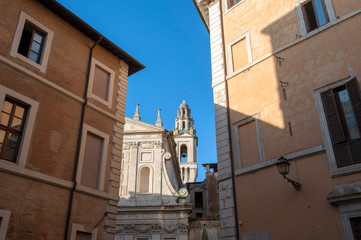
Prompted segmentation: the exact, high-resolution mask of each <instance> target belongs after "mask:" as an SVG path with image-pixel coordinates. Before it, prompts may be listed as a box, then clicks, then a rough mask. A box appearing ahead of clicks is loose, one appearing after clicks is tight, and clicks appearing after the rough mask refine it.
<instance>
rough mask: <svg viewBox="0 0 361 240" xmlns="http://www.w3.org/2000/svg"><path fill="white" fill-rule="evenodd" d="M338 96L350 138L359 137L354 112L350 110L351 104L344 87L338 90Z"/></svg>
mask: <svg viewBox="0 0 361 240" xmlns="http://www.w3.org/2000/svg"><path fill="white" fill-rule="evenodd" d="M338 97H339V99H340V103H341V107H342V110H343V115H344V118H345V122H346V127H347V130H348V133H349V136H350V139H351V140H352V139H356V138H360V132H359V129H358V126H357V122H356V118H355V114H354V113H353V110H352V105H351V101H350V97H349V95H348V92H347V90H346V89H344V90H341V91H339V92H338Z"/></svg>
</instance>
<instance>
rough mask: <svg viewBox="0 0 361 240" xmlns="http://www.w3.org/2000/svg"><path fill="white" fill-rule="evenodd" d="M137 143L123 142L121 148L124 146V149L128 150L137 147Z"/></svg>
mask: <svg viewBox="0 0 361 240" xmlns="http://www.w3.org/2000/svg"><path fill="white" fill-rule="evenodd" d="M138 144H139V143H138V142H124V144H123V148H124V150H129V149H131V148H137V147H138Z"/></svg>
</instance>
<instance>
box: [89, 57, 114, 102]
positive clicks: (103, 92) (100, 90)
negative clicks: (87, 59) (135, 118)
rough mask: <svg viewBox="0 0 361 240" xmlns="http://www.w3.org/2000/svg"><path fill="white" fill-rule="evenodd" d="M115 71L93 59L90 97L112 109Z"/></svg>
mask: <svg viewBox="0 0 361 240" xmlns="http://www.w3.org/2000/svg"><path fill="white" fill-rule="evenodd" d="M113 84H114V71H113V70H112V69H110V68H109V67H107V66H106V65H104V64H103V63H101V62H100V61H98V60H96V59H94V58H93V59H92V64H91V67H90V80H89V87H88V96H89V97H90V98H93V99H95V100H97V101H98V102H100V103H102V104H104V105H106V106H107V107H109V108H111V107H112V97H113Z"/></svg>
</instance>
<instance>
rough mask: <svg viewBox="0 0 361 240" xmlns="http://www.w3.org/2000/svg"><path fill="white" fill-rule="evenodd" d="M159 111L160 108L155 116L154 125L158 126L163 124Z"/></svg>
mask: <svg viewBox="0 0 361 240" xmlns="http://www.w3.org/2000/svg"><path fill="white" fill-rule="evenodd" d="M160 111H161V109H160V108H159V109H158V116H157V121H156V122H155V125H156V126H158V127H162V126H163V122H162V118H161V116H160Z"/></svg>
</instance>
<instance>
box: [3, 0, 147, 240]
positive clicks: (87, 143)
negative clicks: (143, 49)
mask: <svg viewBox="0 0 361 240" xmlns="http://www.w3.org/2000/svg"><path fill="white" fill-rule="evenodd" d="M0 16H1V17H0V109H1V115H0V192H1V194H0V239H1V240H4V239H9V240H13V239H14V240H17V239H36V240H40V239H49V240H56V239H114V233H115V220H116V213H117V205H118V200H119V179H120V177H119V176H120V166H121V156H122V154H121V151H122V136H123V126H124V111H125V100H126V89H127V78H128V76H130V75H132V74H134V73H135V72H137V71H139V70H141V69H142V68H144V66H143V65H142V64H140V63H139V62H138V61H136V60H135V59H134V58H132V57H131V56H130V55H128V54H127V53H126V52H125V51H123V50H122V49H121V48H119V47H118V46H116V45H115V44H114V43H112V42H111V41H109V40H108V39H107V38H105V37H104V36H102V35H101V34H100V33H99V32H97V31H96V30H94V29H93V28H92V27H90V26H89V25H88V24H86V23H85V22H84V21H82V20H81V19H80V18H78V17H77V16H75V15H74V14H73V13H71V12H70V11H69V10H67V9H66V8H64V7H63V6H62V5H60V4H59V3H58V2H56V1H54V0H38V1H35V0H26V1H24V0H11V1H0Z"/></svg>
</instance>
